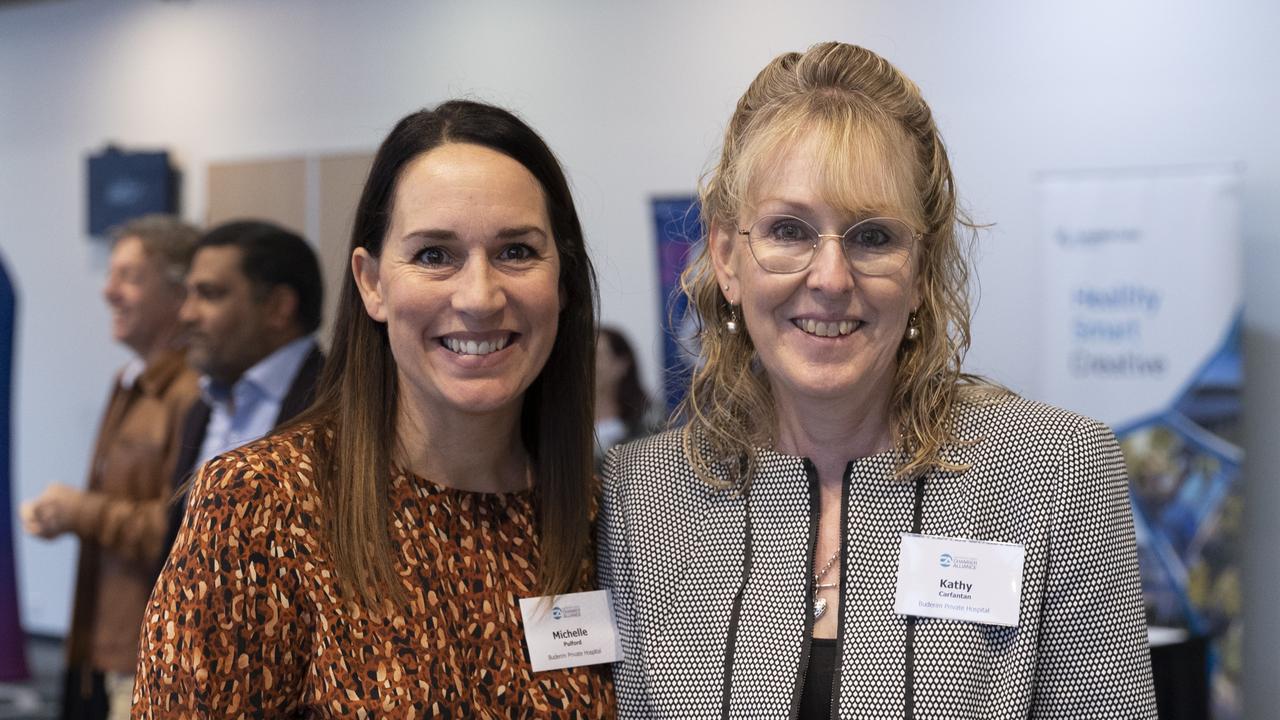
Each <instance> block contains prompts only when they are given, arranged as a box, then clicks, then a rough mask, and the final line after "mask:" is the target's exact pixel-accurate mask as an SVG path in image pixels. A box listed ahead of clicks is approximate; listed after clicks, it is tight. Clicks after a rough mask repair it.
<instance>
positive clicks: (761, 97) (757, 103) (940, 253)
mask: <svg viewBox="0 0 1280 720" xmlns="http://www.w3.org/2000/svg"><path fill="white" fill-rule="evenodd" d="M799 142H818V143H820V146H819V147H821V149H822V152H821V153H820V155H821V156H822V157H823V158H824V161H823V165H822V167H820V168H818V172H819V174H820V179H821V183H820V185H821V186H822V188H823V194H824V196H826V197H824V200H825V201H827V202H829V203H830V204H831V205H832V206H834V207H838V208H840V209H841V210H844V211H847V212H849V213H851V214H862V213H865V212H868V211H870V212H883V211H885V210H892V211H893V212H895V213H897V214H898V215H899V216H900V217H901V218H902V219H903V220H905V221H907V222H908V224H910V225H912V226H914V227H915V228H916V229H917V230H918V231H920V232H921V233H922V237H921V239H920V241H919V243H918V244H917V248H918V250H917V252H916V253H914V255H915V257H914V258H913V262H914V263H915V272H916V278H917V287H918V289H919V300H920V305H919V307H918V308H917V310H916V318H917V321H918V323H919V328H920V338H919V339H918V340H916V341H913V342H908V341H904V342H903V343H902V345H901V346H900V347H899V349H898V355H897V360H898V362H897V368H896V372H895V375H894V378H893V392H892V395H891V400H890V403H891V406H890V409H891V417H892V418H893V419H894V422H895V423H896V424H897V427H896V428H894V430H895V431H896V432H895V434H897V435H898V436H900V437H901V439H902V448H903V451H904V454H903V461H902V463H901V464H900V466H899V469H898V477H899V478H900V479H906V478H910V477H914V476H915V475H917V474H919V473H921V472H924V471H926V470H928V469H930V468H935V467H936V468H940V469H944V470H961V469H963V466H960V465H956V464H955V463H954V462H949V461H948V460H947V459H946V458H944V457H943V454H944V452H943V451H944V448H945V447H946V446H947V445H949V444H953V443H956V442H959V440H958V438H956V437H955V434H954V430H953V428H952V423H951V421H950V418H951V416H952V409H953V407H954V406H955V405H956V403H957V402H958V401H959V399H960V398H961V396H962V394H968V393H969V392H970V391H971V390H977V391H979V392H980V393H982V394H986V393H987V392H988V391H995V392H997V393H998V389H996V388H994V386H992V385H989V384H987V383H985V382H984V381H981V380H980V379H978V378H975V377H972V376H969V375H966V374H965V373H963V372H962V371H961V363H962V361H963V359H964V354H965V352H966V351H967V350H968V347H969V314H970V309H969V266H968V262H967V250H968V246H967V243H966V242H963V241H962V239H961V238H962V237H971V236H972V230H973V228H974V226H973V225H972V223H970V222H969V221H968V220H967V219H966V218H965V217H964V216H963V214H962V213H961V211H960V210H959V209H958V207H957V202H956V191H955V183H954V180H953V178H952V175H951V165H950V163H949V161H948V159H947V152H946V149H945V148H944V147H943V143H942V137H941V135H940V134H939V132H938V128H937V126H936V125H935V124H934V121H933V115H932V113H931V111H930V110H929V106H928V105H927V104H926V103H925V101H924V98H923V97H922V96H921V94H920V90H919V88H917V87H916V85H915V84H914V83H913V82H911V80H910V79H908V78H907V77H906V76H905V75H903V74H902V73H901V72H899V71H898V69H897V68H895V67H894V66H893V65H891V64H889V62H888V61H886V60H885V59H884V58H882V57H880V56H878V55H876V54H875V53H873V52H871V51H869V50H866V49H864V48H860V47H857V46H853V45H846V44H843V43H823V44H820V45H815V46H813V47H811V48H809V50H808V51H806V52H805V53H803V54H801V53H787V54H784V55H780V56H779V57H777V58H775V59H774V60H773V62H771V63H769V65H768V66H766V67H765V68H764V70H762V71H761V72H760V74H759V75H757V76H756V79H755V80H754V81H753V82H752V83H751V86H750V87H748V88H747V91H746V93H745V94H744V95H743V96H742V98H741V99H740V100H739V101H738V105H737V109H736V110H735V111H734V114H733V117H732V119H731V120H730V122H729V127H728V129H727V130H726V132H725V139H724V147H723V150H722V152H721V156H720V161H719V163H718V164H717V165H716V166H715V167H714V168H713V169H712V170H711V171H710V172H708V173H707V175H706V176H705V177H704V178H703V181H702V184H701V187H700V191H699V194H700V199H701V204H702V213H703V221H704V227H705V228H707V230H708V232H711V231H714V228H717V227H719V228H731V229H732V230H736V229H737V228H738V227H739V214H740V212H741V211H742V210H743V209H744V208H745V207H749V205H750V199H751V197H752V191H753V189H754V185H755V183H756V182H757V181H758V180H760V179H762V178H763V177H767V175H768V174H769V173H770V172H771V170H772V169H773V168H775V167H776V166H777V165H778V163H779V162H780V161H781V160H782V157H781V156H782V155H784V154H785V151H786V150H787V149H789V148H792V147H794V146H795V145H796V144H797V143H799ZM732 230H731V231H730V234H731V235H733V234H734V233H732ZM705 239H706V238H704V240H705ZM681 289H682V290H683V292H684V293H685V294H686V295H687V296H688V299H689V307H690V309H691V312H693V313H695V315H696V317H697V318H699V322H700V323H701V332H700V334H699V341H700V347H699V348H698V351H699V363H698V368H697V370H696V371H695V372H694V376H693V381H692V384H691V387H690V389H689V394H688V396H687V397H686V399H685V401H684V404H683V405H682V406H681V408H680V410H679V413H678V417H679V418H680V419H682V420H683V421H685V423H686V424H685V427H684V444H685V452H686V454H687V455H688V457H689V459H690V461H691V462H692V464H693V467H694V470H695V471H696V472H697V474H698V475H699V476H700V477H701V478H703V479H704V480H705V481H707V482H708V483H710V484H712V485H714V486H717V487H732V486H738V487H742V486H744V485H745V484H746V483H747V482H748V481H749V478H750V476H751V472H752V470H753V468H754V465H755V450H754V448H755V447H758V446H767V445H769V444H771V443H772V439H773V438H772V433H773V421H774V401H773V395H772V391H771V389H770V387H769V380H768V376H767V375H766V373H765V372H764V370H763V369H762V368H761V367H759V363H758V361H757V357H756V350H755V347H754V345H753V343H752V340H751V337H750V334H749V333H747V332H739V333H737V334H731V333H729V332H728V331H727V330H726V329H725V321H726V320H728V319H729V317H730V314H731V312H732V309H731V307H730V305H729V303H728V301H727V300H726V299H725V297H724V295H723V294H722V293H721V291H720V287H719V284H718V282H717V279H716V274H715V268H714V265H713V262H712V258H711V247H710V243H709V242H705V241H704V242H703V243H702V247H701V250H700V251H699V253H698V255H697V257H696V258H695V259H694V261H693V262H692V263H691V264H690V266H689V267H688V268H687V269H686V270H685V272H684V274H683V275H682V276H681Z"/></svg>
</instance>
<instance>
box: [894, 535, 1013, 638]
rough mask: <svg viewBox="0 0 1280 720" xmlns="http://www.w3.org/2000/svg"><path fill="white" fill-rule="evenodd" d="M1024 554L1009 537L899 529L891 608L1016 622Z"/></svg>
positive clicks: (905, 612) (909, 612) (952, 617)
mask: <svg viewBox="0 0 1280 720" xmlns="http://www.w3.org/2000/svg"><path fill="white" fill-rule="evenodd" d="M1025 556H1026V550H1025V548H1023V547H1022V546H1021V545H1017V544H1014V543H1000V542H983V541H979V540H963V539H959V538H945V537H932V536H928V535H916V534H913V533H902V545H901V548H900V549H899V551H898V592H897V596H896V598H895V600H894V606H893V609H894V612H897V613H898V614H900V615H919V616H922V617H936V618H947V619H949V620H968V621H971V622H978V623H986V624H989V625H1007V626H1010V627H1016V626H1017V625H1018V605H1019V600H1020V599H1021V598H1022V561H1023V559H1024V558H1025Z"/></svg>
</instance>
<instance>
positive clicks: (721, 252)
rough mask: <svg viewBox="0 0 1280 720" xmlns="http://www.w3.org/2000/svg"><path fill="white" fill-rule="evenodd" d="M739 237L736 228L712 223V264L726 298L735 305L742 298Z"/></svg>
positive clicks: (709, 238)
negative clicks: (739, 271)
mask: <svg viewBox="0 0 1280 720" xmlns="http://www.w3.org/2000/svg"><path fill="white" fill-rule="evenodd" d="M737 238H738V232H737V230H736V229H734V228H733V227H725V226H724V225H721V224H720V223H712V224H711V230H710V232H708V233H707V252H708V253H709V254H710V255H711V264H712V266H713V267H714V268H715V271H716V282H717V283H718V284H719V286H720V290H721V291H722V292H723V293H724V297H725V299H726V300H728V301H729V302H730V303H731V304H734V305H737V304H738V303H739V301H740V300H741V299H742V294H741V292H740V291H739V288H738V273H737V270H735V268H736V267H737V265H736V264H735V260H736V258H735V255H736V253H737V252H739V251H738V245H740V244H741V243H737V242H735V240H737Z"/></svg>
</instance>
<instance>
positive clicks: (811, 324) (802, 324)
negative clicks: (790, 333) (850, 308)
mask: <svg viewBox="0 0 1280 720" xmlns="http://www.w3.org/2000/svg"><path fill="white" fill-rule="evenodd" d="M792 322H794V323H795V326H796V327H798V328H800V329H801V330H803V331H805V332H807V333H809V334H810V335H817V336H818V337H838V336H841V335H848V334H849V333H851V332H853V330H854V328H856V327H858V323H856V322H854V321H852V320H838V321H832V322H819V321H817V320H794V321H792Z"/></svg>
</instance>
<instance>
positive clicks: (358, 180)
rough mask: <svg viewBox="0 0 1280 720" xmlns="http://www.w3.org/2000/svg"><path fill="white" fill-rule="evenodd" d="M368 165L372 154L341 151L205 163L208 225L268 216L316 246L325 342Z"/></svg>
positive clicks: (272, 220) (346, 264)
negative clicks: (321, 288)
mask: <svg viewBox="0 0 1280 720" xmlns="http://www.w3.org/2000/svg"><path fill="white" fill-rule="evenodd" d="M372 164H373V155H372V154H371V153H343V154H331V155H311V156H306V157H297V158H277V159H272V160H249V161H240V162H234V163H214V164H210V165H209V176H208V185H207V188H208V198H207V202H206V205H205V207H206V208H208V211H207V213H206V217H205V221H206V224H207V227H212V226H214V225H217V224H219V223H223V222H226V221H228V220H237V219H250V218H251V219H258V220H269V221H271V222H275V223H279V224H280V225H283V226H284V227H287V228H289V229H290V230H293V231H295V232H298V233H300V234H301V235H302V236H303V237H305V238H306V239H307V240H308V241H309V242H310V243H311V244H312V245H314V246H315V247H316V250H317V254H318V255H319V256H320V269H321V271H322V272H323V273H324V291H325V298H324V321H323V323H322V324H321V327H320V338H321V342H322V343H323V344H324V345H326V346H327V345H328V343H329V336H330V332H331V328H332V325H333V315H334V308H336V307H337V302H338V294H339V292H340V291H341V288H342V284H343V281H344V280H345V278H346V273H347V271H348V267H349V261H348V254H347V244H348V243H349V242H350V239H351V223H352V220H353V219H354V218H355V210H356V204H357V203H358V202H359V200H360V191H361V190H362V189H363V188H364V181H365V177H366V176H367V175H368V173H369V167H370V165H372Z"/></svg>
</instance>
